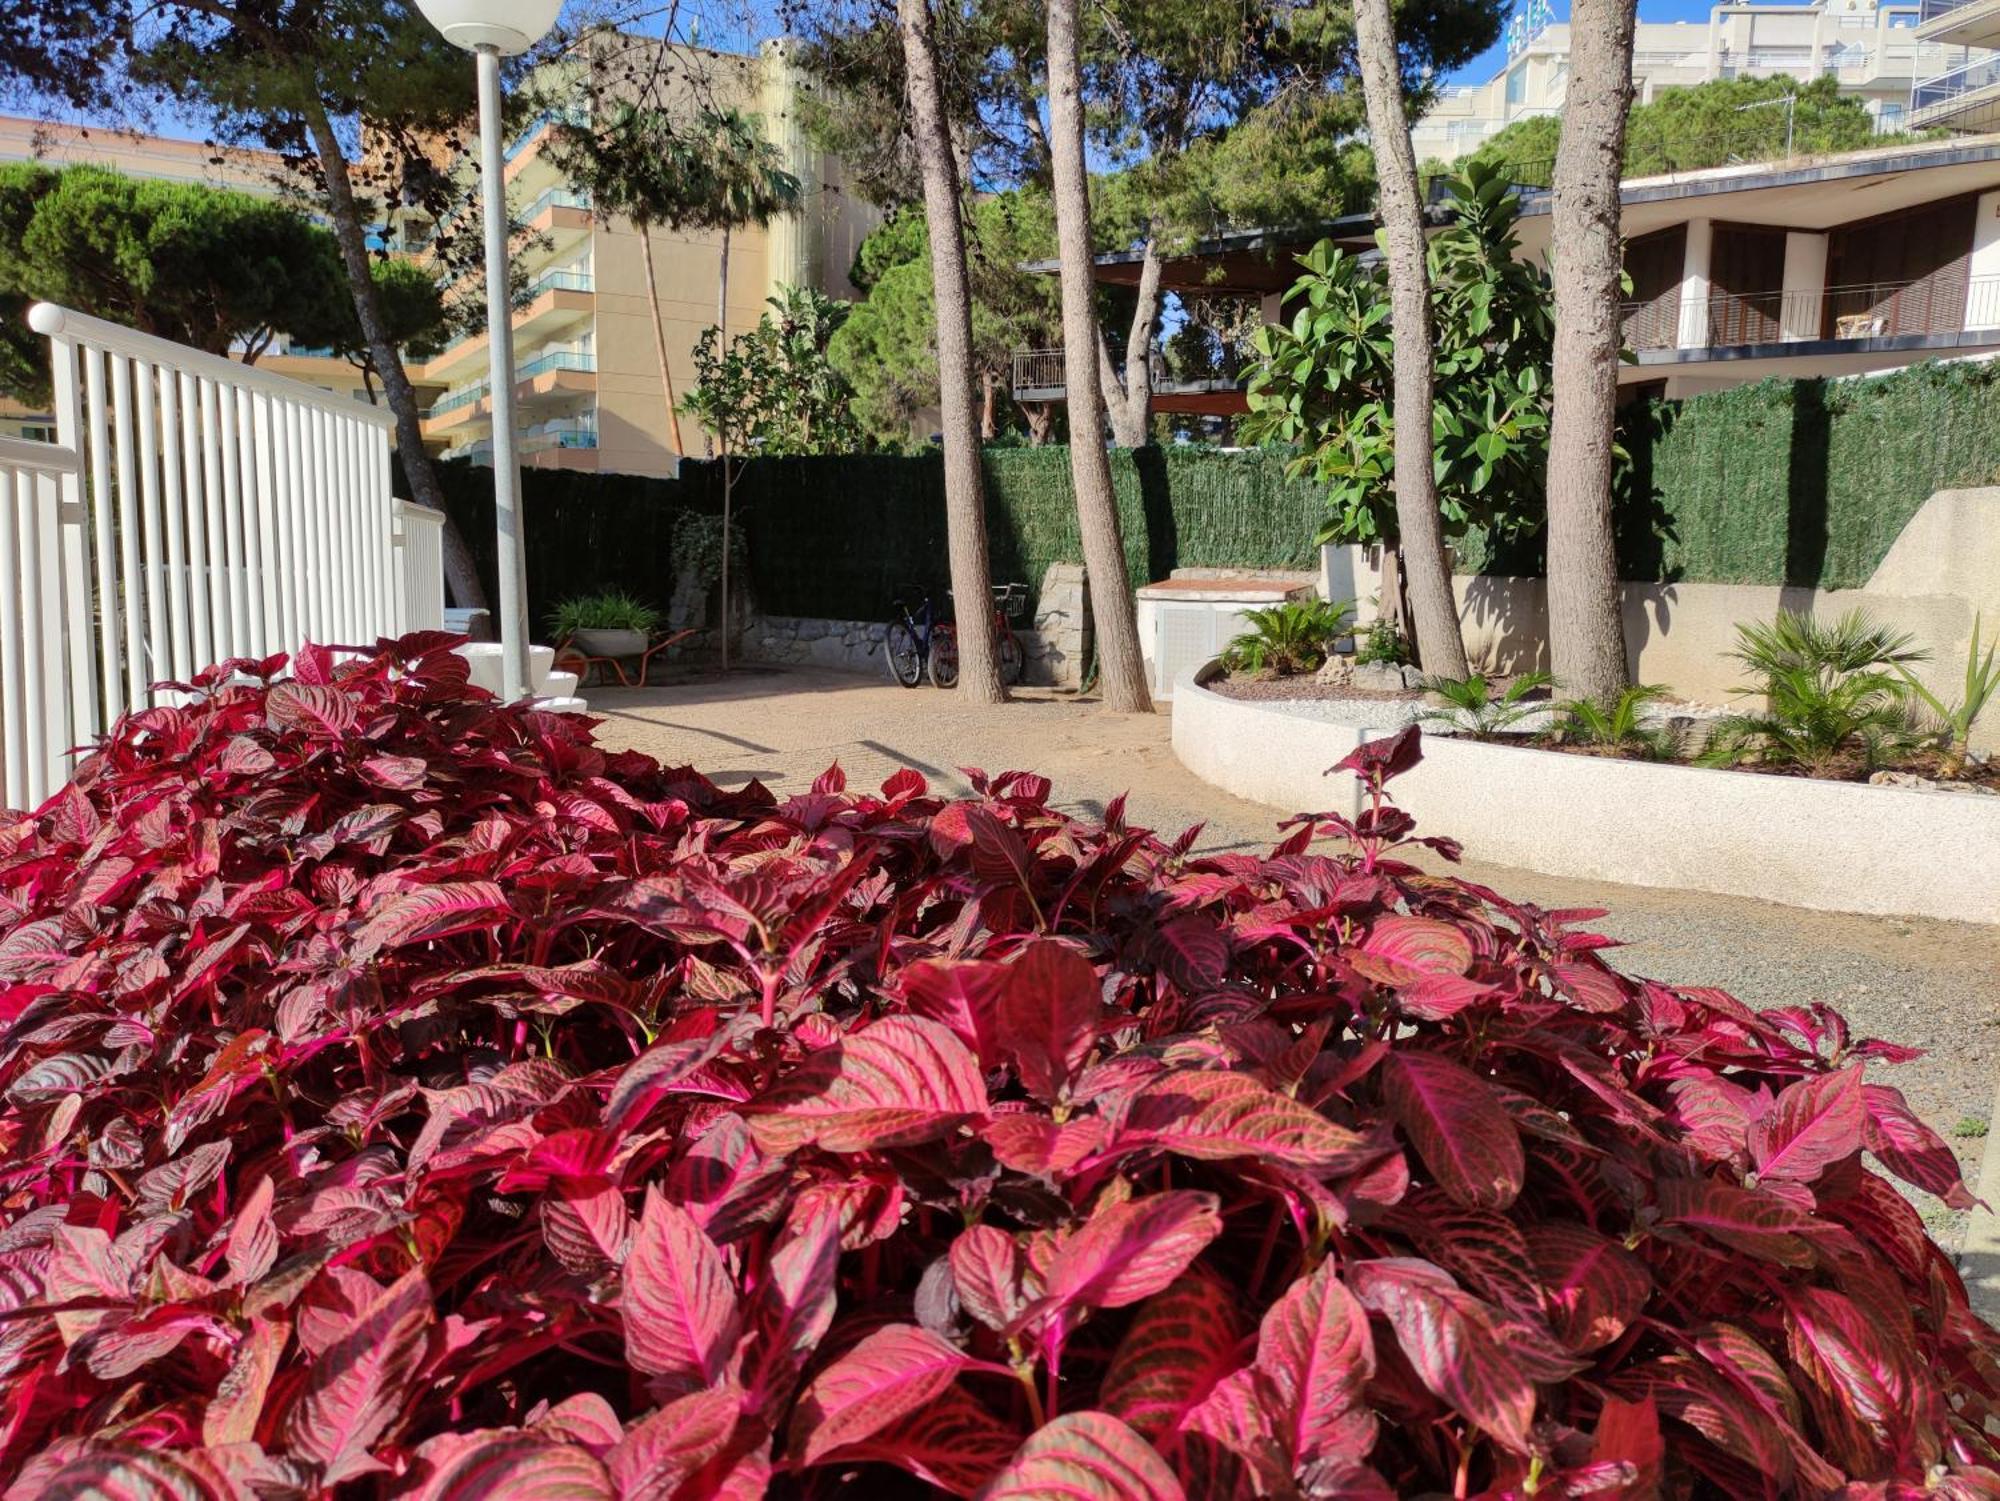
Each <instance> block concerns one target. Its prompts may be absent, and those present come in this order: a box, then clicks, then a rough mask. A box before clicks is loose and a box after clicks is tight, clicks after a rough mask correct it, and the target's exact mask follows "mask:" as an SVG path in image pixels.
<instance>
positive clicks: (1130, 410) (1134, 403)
mask: <svg viewBox="0 0 2000 1501" xmlns="http://www.w3.org/2000/svg"><path fill="white" fill-rule="evenodd" d="M1160 271H1161V266H1160V242H1159V240H1158V238H1157V237H1156V236H1154V235H1152V234H1150V233H1149V234H1148V235H1147V236H1146V240H1145V248H1144V250H1143V251H1142V252H1141V255H1140V260H1139V286H1138V297H1137V300H1136V301H1135V303H1134V304H1133V308H1132V327H1131V329H1130V331H1129V332H1127V334H1126V335H1125V378H1124V380H1123V381H1122V382H1120V383H1116V384H1114V385H1113V386H1111V387H1108V388H1106V390H1105V393H1104V398H1105V406H1106V409H1107V410H1108V411H1109V412H1110V414H1111V441H1112V442H1113V443H1116V444H1117V445H1118V446H1119V447H1120V448H1143V447H1144V446H1145V445H1146V444H1147V443H1149V442H1151V441H1152V437H1153V335H1154V334H1155V333H1157V332H1158V331H1159V326H1160ZM1114 392H1115V393H1116V395H1115V396H1114V394H1113V393H1114Z"/></svg>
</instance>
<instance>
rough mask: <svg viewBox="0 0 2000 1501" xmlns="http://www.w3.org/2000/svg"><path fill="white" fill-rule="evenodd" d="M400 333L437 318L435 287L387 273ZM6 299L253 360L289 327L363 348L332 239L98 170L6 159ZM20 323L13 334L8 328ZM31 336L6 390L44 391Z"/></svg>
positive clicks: (210, 195)
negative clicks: (56, 307) (45, 304)
mask: <svg viewBox="0 0 2000 1501" xmlns="http://www.w3.org/2000/svg"><path fill="white" fill-rule="evenodd" d="M381 281H382V283H383V284H384V285H385V286H386V287H388V288H389V289H390V295H391V296H392V297H393V299H394V302H395V306H396V315H395V318H396V324H397V330H398V338H399V340H400V341H401V342H409V341H411V340H414V339H420V338H422V337H424V336H425V335H427V334H434V333H435V331H436V330H437V328H438V327H439V325H440V323H441V310H440V308H439V306H438V293H437V288H436V286H435V284H434V283H433V282H432V281H431V279H430V278H429V277H428V276H427V275H425V274H424V273H422V272H420V271H418V270H417V268H415V267H403V268H399V269H395V270H391V269H389V268H388V267H386V266H385V267H384V268H383V275H382V277H381ZM0 297H4V298H6V299H8V300H9V302H10V304H11V306H10V309H9V310H10V312H11V313H13V314H14V316H11V317H10V318H9V319H8V321H9V323H10V324H12V325H15V327H18V324H19V318H18V310H19V309H20V308H21V307H23V306H25V305H26V304H27V303H30V302H35V301H44V300H45V301H49V302H59V303H62V304H63V305H64V306H66V307H73V308H75V309H77V310H78V311H79V312H85V313H90V314H92V315H93V316H96V317H101V318H108V319H111V320H112V321H113V322H117V323H123V324H125V325H127V326H128V327H131V328H136V329H139V330H141V331H143V332H145V333H150V334H155V335H157V336H159V337H160V338H163V339H171V340H173V341H174V342H175V343H179V344H187V345H191V346H192V347H194V348H196V349H204V350H207V351H208V352H209V353H211V354H226V353H228V352H229V351H230V349H231V348H232V347H240V348H241V350H242V353H243V356H244V358H245V359H247V360H253V361H254V360H255V359H256V358H257V356H258V355H260V354H261V353H263V352H264V351H265V350H267V349H268V348H269V347H270V345H271V343H272V341H273V339H275V338H276V337H277V336H279V335H281V334H282V335H286V336H288V337H290V338H292V339H294V340H296V341H297V342H299V343H301V344H305V345H310V346H315V347H326V346H331V347H333V348H335V349H337V350H340V351H342V352H349V351H356V350H358V349H359V347H360V344H361V339H360V326H359V323H358V321H357V319H356V317H355V314H354V307H353V303H352V301H351V300H350V299H349V297H348V296H347V291H346V287H345V285H344V283H343V282H342V280H341V271H340V264H339V260H338V258H337V255H336V253H335V250H334V245H333V237H332V235H331V234H329V233H328V232H327V231H326V230H325V229H324V228H322V227H320V226H319V225H316V224H314V223H312V222H311V221H310V220H309V219H307V218H306V216H305V215H303V214H302V213H300V212H299V211H298V210H297V209H295V208H293V207H291V206H289V205H287V204H284V203H280V202H277V201H276V200H274V199H270V198H260V197H257V196H255V195H252V194H249V193H241V192H236V191H233V190H229V189H223V188H212V187H206V186H203V185H201V184H198V183H179V182H165V181H161V180H158V179H151V178H136V177H127V176H125V175H123V174H121V173H118V172H113V171H109V170H106V169H104V168H101V167H91V166H81V167H67V168H61V169H57V168H51V167H45V166H42V165H39V164H36V163H15V164H11V165H8V166H4V167H0ZM14 331H15V330H14V328H11V327H10V329H9V334H10V336H12V335H13V334H14ZM39 343H40V341H39V340H33V339H31V338H22V339H20V341H19V342H18V343H17V344H16V345H15V355H16V357H15V358H12V359H10V360H9V361H8V362H7V367H6V369H5V370H4V371H0V381H4V383H5V384H6V386H7V389H9V390H10V391H11V392H12V393H13V394H15V395H17V396H21V397H23V398H26V399H30V400H37V401H39V400H46V399H47V392H46V381H47V369H46V365H45V353H44V352H43V351H42V350H40V348H39Z"/></svg>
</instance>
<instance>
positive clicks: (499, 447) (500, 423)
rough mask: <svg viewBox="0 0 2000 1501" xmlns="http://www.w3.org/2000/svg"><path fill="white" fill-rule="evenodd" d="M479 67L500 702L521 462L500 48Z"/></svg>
mask: <svg viewBox="0 0 2000 1501" xmlns="http://www.w3.org/2000/svg"><path fill="white" fill-rule="evenodd" d="M475 56H476V57H477V58H478V64H479V186H480V197H481V199H483V200H484V202H483V212H484V214H485V219H486V344H487V356H488V360H489V365H488V369H489V371H490V374H489V375H488V377H487V386H488V390H489V392H490V394H491V399H492V406H493V524H494V527H495V529H496V531H497V532H498V537H497V539H496V541H497V544H498V545H497V547H496V549H495V557H496V559H497V561H498V564H499V572H500V684H501V690H502V693H503V695H504V696H505V698H506V700H507V702H509V703H514V702H516V701H518V700H520V699H522V698H525V697H526V696H527V693H528V638H527V619H526V614H525V609H526V606H525V598H526V595H527V592H528V570H527V560H526V558H525V557H524V556H523V548H522V539H521V461H520V458H519V456H518V455H517V454H516V453H515V452H514V305H513V296H512V288H511V286H510V285H509V283H510V281H511V280H512V278H511V276H510V274H509V269H508V256H507V163H506V159H505V156H504V154H503V149H502V145H501V139H500V49H499V48H497V47H495V46H493V45H492V44H490V43H482V44H481V45H480V46H479V47H478V48H477V49H476V50H475Z"/></svg>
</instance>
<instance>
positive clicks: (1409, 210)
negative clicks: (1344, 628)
mask: <svg viewBox="0 0 2000 1501" xmlns="http://www.w3.org/2000/svg"><path fill="white" fill-rule="evenodd" d="M1354 50H1355V54H1356V57H1357V59H1358V60H1359V62H1360V64H1361V91H1362V94H1363V95H1364V97H1365V98H1366V99H1367V103H1368V136H1369V139H1370V141H1371V142H1372V143H1373V144H1374V147H1375V175H1376V180H1377V182H1378V184H1379V189H1380V193H1381V200H1382V205H1381V214H1382V237H1383V240H1384V242H1385V246H1386V249H1387V251H1388V260H1389V309H1390V313H1389V324H1390V328H1391V330H1392V332H1393V334H1394V338H1395V345H1396V377H1395V396H1394V411H1393V412H1392V414H1391V415H1392V418H1393V420H1394V422H1395V435H1396V471H1395V486H1396V531H1397V538H1398V548H1399V551H1400V554H1401V558H1400V561H1401V563H1402V568H1403V573H1404V577H1405V580H1406V581H1407V585H1408V588H1409V591H1410V613H1411V615H1412V616H1413V617H1414V620H1413V624H1414V625H1415V627H1416V632H1415V634H1416V648H1417V655H1418V657H1419V659H1420V660H1421V661H1422V662H1423V666H1424V670H1425V671H1426V672H1429V673H1432V674H1434V675H1435V676H1438V677H1448V678H1462V677H1464V676H1465V675H1466V668H1465V641H1464V638H1463V637H1462V636H1461V635H1460V634H1459V626H1458V605H1457V601H1456V600H1454V599H1453V597H1452V592H1451V565H1450V563H1449V562H1448V561H1447V560H1446V557H1445V550H1444V518H1443V517H1442V515H1441V514H1440V513H1439V511H1438V494H1437V478H1436V475H1435V473H1434V471H1433V469H1432V467H1431V464H1432V459H1431V411H1432V408H1433V406H1434V405H1435V390H1434V382H1435V376H1436V370H1435V367H1434V365H1433V363H1432V359H1433V352H1432V339H1431V334H1432V329H1431V279H1430V269H1429V265H1428V256H1427V252H1426V249H1425V244H1424V205H1423V195H1422V191H1421V190H1420V189H1419V187H1418V185H1417V158H1416V152H1415V151H1414V150H1413V149H1412V148H1411V146H1410V122H1409V117H1408V115H1406V114H1405V113H1404V112H1403V83H1402V72H1401V68H1400V66H1399V64H1398V62H1397V58H1396V33H1395V30H1394V26H1393V23H1392V22H1391V21H1390V19H1389V0H1354Z"/></svg>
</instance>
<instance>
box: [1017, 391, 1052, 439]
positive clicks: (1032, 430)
mask: <svg viewBox="0 0 2000 1501" xmlns="http://www.w3.org/2000/svg"><path fill="white" fill-rule="evenodd" d="M1015 406H1017V407H1018V408H1019V409H1020V412H1021V420H1022V421H1023V422H1025V423H1027V424H1028V446H1029V447H1030V448H1041V447H1043V446H1045V445H1046V444H1047V443H1048V441H1049V434H1050V433H1052V432H1054V431H1055V425H1056V412H1055V408H1054V407H1053V406H1051V405H1050V404H1049V403H1048V402H1046V401H1020V402H1016V403H1015Z"/></svg>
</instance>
